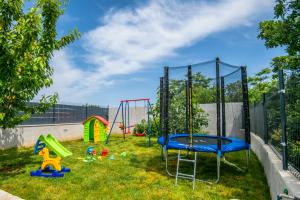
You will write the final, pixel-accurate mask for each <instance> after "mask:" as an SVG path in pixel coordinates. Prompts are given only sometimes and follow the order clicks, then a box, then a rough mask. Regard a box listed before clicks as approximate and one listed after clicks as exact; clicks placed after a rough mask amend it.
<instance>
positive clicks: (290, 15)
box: [258, 0, 300, 71]
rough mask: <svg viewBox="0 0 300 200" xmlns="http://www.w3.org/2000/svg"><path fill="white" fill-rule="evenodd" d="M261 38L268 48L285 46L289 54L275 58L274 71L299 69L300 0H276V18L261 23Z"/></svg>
mask: <svg viewBox="0 0 300 200" xmlns="http://www.w3.org/2000/svg"><path fill="white" fill-rule="evenodd" d="M259 29H260V33H259V35H258V37H259V38H261V39H263V40H265V45H266V47H268V48H276V47H285V50H286V52H287V54H288V55H285V56H278V57H275V58H273V62H272V64H273V66H274V68H273V69H274V71H277V70H278V69H292V70H297V69H298V70H299V66H300V54H299V52H300V1H299V0H276V6H275V7H274V19H273V20H267V21H263V22H261V23H260V24H259Z"/></svg>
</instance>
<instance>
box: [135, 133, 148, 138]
mask: <svg viewBox="0 0 300 200" xmlns="http://www.w3.org/2000/svg"><path fill="white" fill-rule="evenodd" d="M145 135H146V134H145V133H136V134H135V136H137V137H142V136H145Z"/></svg>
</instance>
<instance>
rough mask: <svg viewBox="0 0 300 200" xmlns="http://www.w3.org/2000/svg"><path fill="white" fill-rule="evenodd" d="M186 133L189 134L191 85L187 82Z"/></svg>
mask: <svg viewBox="0 0 300 200" xmlns="http://www.w3.org/2000/svg"><path fill="white" fill-rule="evenodd" d="M185 131H186V133H187V134H189V132H190V130H189V83H188V81H185Z"/></svg>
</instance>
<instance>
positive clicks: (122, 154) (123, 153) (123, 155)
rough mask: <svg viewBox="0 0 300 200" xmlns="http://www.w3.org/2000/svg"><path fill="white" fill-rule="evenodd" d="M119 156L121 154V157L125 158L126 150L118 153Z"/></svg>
mask: <svg viewBox="0 0 300 200" xmlns="http://www.w3.org/2000/svg"><path fill="white" fill-rule="evenodd" d="M120 156H121V158H122V159H124V158H126V156H127V152H126V151H124V152H122V153H121V154H120Z"/></svg>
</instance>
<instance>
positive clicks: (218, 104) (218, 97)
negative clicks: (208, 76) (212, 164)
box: [216, 58, 221, 151]
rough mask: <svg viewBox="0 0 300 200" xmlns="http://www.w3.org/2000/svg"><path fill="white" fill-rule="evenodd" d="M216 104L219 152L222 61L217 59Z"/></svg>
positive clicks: (219, 147) (219, 146)
mask: <svg viewBox="0 0 300 200" xmlns="http://www.w3.org/2000/svg"><path fill="white" fill-rule="evenodd" d="M216 103H217V136H218V151H220V150H221V116H220V59H219V58H217V59H216Z"/></svg>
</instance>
